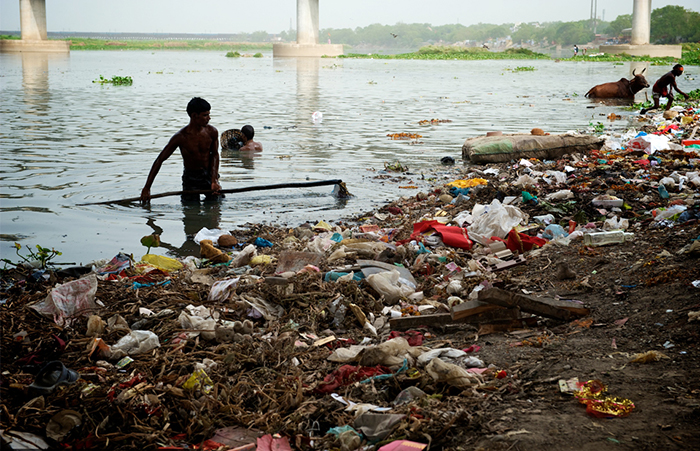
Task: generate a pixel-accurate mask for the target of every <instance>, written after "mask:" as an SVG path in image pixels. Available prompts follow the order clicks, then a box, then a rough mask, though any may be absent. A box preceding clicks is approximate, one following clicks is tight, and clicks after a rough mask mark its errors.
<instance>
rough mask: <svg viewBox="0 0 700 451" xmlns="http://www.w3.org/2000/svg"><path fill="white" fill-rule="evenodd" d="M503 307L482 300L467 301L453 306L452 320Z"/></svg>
mask: <svg viewBox="0 0 700 451" xmlns="http://www.w3.org/2000/svg"><path fill="white" fill-rule="evenodd" d="M502 308H503V307H501V306H498V305H495V304H489V303H488V302H481V301H467V302H462V303H461V304H457V305H455V306H454V307H452V310H451V314H452V320H453V321H454V320H459V319H462V318H466V317H468V316H474V315H478V314H479V313H484V312H488V311H491V310H496V309H502Z"/></svg>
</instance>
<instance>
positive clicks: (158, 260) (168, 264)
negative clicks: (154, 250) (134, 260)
mask: <svg viewBox="0 0 700 451" xmlns="http://www.w3.org/2000/svg"><path fill="white" fill-rule="evenodd" d="M141 261H142V262H145V263H148V264H149V265H152V266H155V267H156V268H158V269H162V270H163V271H166V272H172V271H179V270H180V269H182V268H183V265H182V263H180V262H179V261H177V260H175V259H174V258H170V257H164V256H162V255H154V254H146V255H144V256H143V257H141Z"/></svg>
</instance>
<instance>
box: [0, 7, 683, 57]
mask: <svg viewBox="0 0 700 451" xmlns="http://www.w3.org/2000/svg"><path fill="white" fill-rule="evenodd" d="M296 1H297V42H296V43H292V44H282V43H279V44H274V45H273V48H272V55H273V56H276V57H300V56H301V57H304V56H305V57H320V56H338V55H342V54H343V46H342V45H341V44H321V43H319V25H318V15H319V14H318V11H319V9H318V2H319V0H296ZM19 6H20V10H19V11H20V26H21V30H22V39H21V40H19V41H18V40H0V51H2V52H68V51H69V49H70V45H69V44H68V42H66V41H49V40H47V39H46V0H19ZM650 34H651V0H634V6H633V11H632V39H631V42H630V44H626V45H602V46H600V51H601V52H604V53H623V52H624V53H628V54H630V55H649V56H672V57H675V58H680V57H681V46H680V45H650V44H649V38H650Z"/></svg>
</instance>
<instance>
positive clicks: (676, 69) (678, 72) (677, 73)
mask: <svg viewBox="0 0 700 451" xmlns="http://www.w3.org/2000/svg"><path fill="white" fill-rule="evenodd" d="M673 74H674V75H675V76H676V77H678V76H680V75H682V74H683V65H682V64H676V65H675V66H673Z"/></svg>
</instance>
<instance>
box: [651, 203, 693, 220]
mask: <svg viewBox="0 0 700 451" xmlns="http://www.w3.org/2000/svg"><path fill="white" fill-rule="evenodd" d="M687 209H688V207H686V206H685V205H673V206H671V207H668V208H667V209H665V210H661V209H656V210H654V211H656V217H655V218H654V221H663V220H664V219H669V218H671V217H673V216H675V215H677V214H679V213H683V212H684V211H686V210H687Z"/></svg>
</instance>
